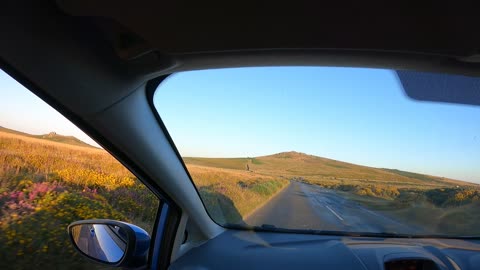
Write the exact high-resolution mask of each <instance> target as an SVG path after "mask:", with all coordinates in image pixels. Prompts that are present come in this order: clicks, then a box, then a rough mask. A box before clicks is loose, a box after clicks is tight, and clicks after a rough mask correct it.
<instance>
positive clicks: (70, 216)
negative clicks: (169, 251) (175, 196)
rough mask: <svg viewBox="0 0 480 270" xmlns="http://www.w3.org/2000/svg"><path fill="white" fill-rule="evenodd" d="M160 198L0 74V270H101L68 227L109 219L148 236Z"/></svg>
mask: <svg viewBox="0 0 480 270" xmlns="http://www.w3.org/2000/svg"><path fill="white" fill-rule="evenodd" d="M158 205H159V200H158V198H157V197H156V196H155V195H154V194H153V193H152V192H151V191H150V190H149V189H148V188H146V186H145V185H143V184H142V183H141V182H140V181H139V180H138V179H137V178H136V177H135V176H134V175H132V174H131V173H130V172H129V171H128V170H127V169H126V168H125V167H123V166H122V165H121V164H120V163H119V162H118V161H117V160H116V159H115V158H113V157H112V156H111V155H110V154H109V153H107V152H106V151H105V150H103V149H102V148H101V147H100V146H99V145H98V144H96V143H95V142H94V141H93V140H92V139H90V138H89V137H88V136H87V135H85V134H84V133H83V132H82V131H81V130H79V129H78V128H77V127H76V126H74V125H73V124H72V123H70V122H69V121H68V120H67V119H66V118H64V117H63V116H62V115H60V114H59V113H58V112H56V111H55V110H54V109H52V108H51V107H50V106H49V105H48V104H46V103H45V102H43V101H42V100H41V99H39V98H38V97H36V96H35V95H33V94H32V93H31V92H30V91H28V90H27V89H25V88H24V87H23V86H21V85H20V84H19V83H18V82H16V81H15V80H13V79H12V78H11V77H9V76H8V75H7V74H5V73H4V72H3V71H1V70H0V254H1V256H0V257H1V258H2V259H1V260H0V269H7V268H8V269H27V268H32V267H33V268H44V269H92V268H93V269H95V268H96V267H98V268H105V267H104V266H101V265H99V264H96V263H93V262H90V261H88V260H87V259H85V258H84V257H83V256H81V255H80V254H78V252H76V251H75V250H74V248H73V246H72V244H71V243H70V240H69V238H68V234H67V230H66V228H67V226H68V225H69V224H70V223H72V222H74V221H78V220H84V219H114V220H119V221H126V222H129V223H133V224H135V225H137V226H140V227H142V228H143V229H145V230H146V231H147V232H149V233H150V235H151V234H152V231H153V227H154V223H155V218H156V214H157V209H158Z"/></svg>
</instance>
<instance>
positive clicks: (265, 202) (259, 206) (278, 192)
mask: <svg viewBox="0 0 480 270" xmlns="http://www.w3.org/2000/svg"><path fill="white" fill-rule="evenodd" d="M290 185H292V182H291V181H289V183H288V184H286V185H285V186H283V187H282V188H281V189H279V190H277V191H276V192H275V193H274V194H273V195H272V196H271V197H270V198H269V199H268V200H265V201H264V202H262V203H261V204H259V205H258V206H257V207H255V208H253V209H252V210H251V211H250V212H249V213H248V214H246V215H245V216H243V217H242V221H243V222H245V221H246V220H247V219H248V218H249V217H250V216H251V215H253V214H254V213H255V212H257V210H259V209H260V208H262V207H264V206H265V205H266V204H267V203H269V202H270V201H271V200H273V198H275V197H277V196H278V195H279V194H280V193H282V192H283V191H284V190H285V189H287V187H289V186H290Z"/></svg>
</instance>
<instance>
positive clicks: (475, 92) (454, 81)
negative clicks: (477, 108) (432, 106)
mask: <svg viewBox="0 0 480 270" xmlns="http://www.w3.org/2000/svg"><path fill="white" fill-rule="evenodd" d="M397 74H398V78H399V80H400V83H401V84H402V86H403V89H404V91H405V94H406V95H407V96H408V97H410V98H412V99H415V100H419V101H432V102H446V103H458V104H468V105H480V78H478V77H467V76H462V75H451V74H440V73H428V72H417V71H408V70H399V71H397Z"/></svg>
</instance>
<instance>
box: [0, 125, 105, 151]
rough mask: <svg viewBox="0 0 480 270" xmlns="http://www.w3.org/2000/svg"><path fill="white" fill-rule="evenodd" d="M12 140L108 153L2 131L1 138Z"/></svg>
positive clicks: (97, 149)
mask: <svg viewBox="0 0 480 270" xmlns="http://www.w3.org/2000/svg"><path fill="white" fill-rule="evenodd" d="M2 137H3V138H12V139H19V140H22V141H25V142H28V143H35V144H41V145H48V146H53V147H60V148H68V149H71V150H77V151H82V152H88V153H106V154H107V155H108V153H107V152H106V151H105V150H103V149H99V148H93V147H88V146H78V145H71V144H66V143H61V142H54V141H48V140H44V139H37V138H32V137H27V136H22V135H18V134H13V133H9V132H4V131H0V138H2Z"/></svg>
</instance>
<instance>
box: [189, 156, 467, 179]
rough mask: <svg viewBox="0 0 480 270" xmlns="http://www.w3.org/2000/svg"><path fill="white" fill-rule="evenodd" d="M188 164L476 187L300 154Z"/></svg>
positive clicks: (316, 176) (300, 175)
mask: <svg viewBox="0 0 480 270" xmlns="http://www.w3.org/2000/svg"><path fill="white" fill-rule="evenodd" d="M184 161H185V163H187V164H194V165H200V166H208V167H218V168H228V169H238V170H246V169H247V165H248V169H249V170H251V171H254V172H256V173H260V174H265V175H272V176H280V177H284V178H289V179H291V178H300V179H301V178H303V179H308V180H315V181H330V182H332V183H337V184H352V183H353V184H355V183H360V182H361V183H363V184H368V183H371V184H386V185H388V184H395V185H396V186H398V185H401V186H402V187H405V188H408V187H412V188H418V187H419V186H421V187H425V188H433V187H450V186H455V185H473V184H471V183H467V182H463V181H460V180H454V179H448V178H444V177H437V176H431V175H424V174H419V173H413V172H406V171H400V170H394V169H382V168H373V167H367V166H361V165H356V164H352V163H347V162H342V161H338V160H333V159H328V158H323V157H318V156H313V155H307V154H304V153H299V152H293V151H292V152H282V153H278V154H274V155H269V156H261V157H255V158H192V157H186V158H184Z"/></svg>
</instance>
